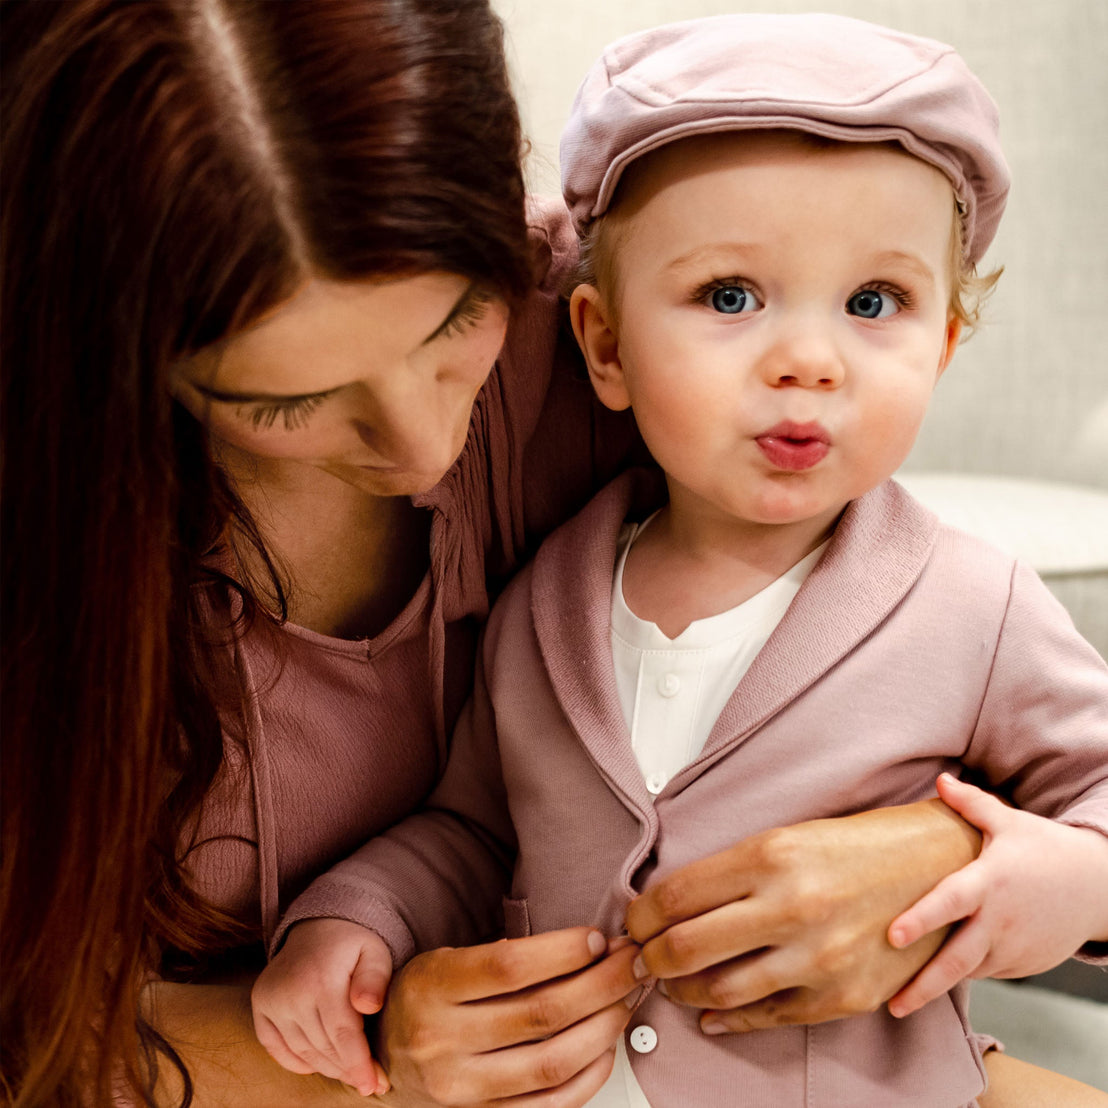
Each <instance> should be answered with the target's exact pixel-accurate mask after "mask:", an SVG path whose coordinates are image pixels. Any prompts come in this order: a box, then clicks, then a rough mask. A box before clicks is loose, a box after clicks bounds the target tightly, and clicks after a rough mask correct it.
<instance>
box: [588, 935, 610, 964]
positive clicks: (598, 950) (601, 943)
mask: <svg viewBox="0 0 1108 1108" xmlns="http://www.w3.org/2000/svg"><path fill="white" fill-rule="evenodd" d="M587 941H588V944H589V953H590V954H591V955H592V956H593V957H594V958H599V957H600V955H601V954H603V953H604V951H606V950H607V949H608V940H607V939H606V938H604V936H603V935H601V934H600V932H599V931H590V932H589V937H588V940H587Z"/></svg>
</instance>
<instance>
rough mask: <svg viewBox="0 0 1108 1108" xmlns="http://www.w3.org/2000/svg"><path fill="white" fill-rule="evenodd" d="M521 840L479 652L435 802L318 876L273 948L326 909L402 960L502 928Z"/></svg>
mask: <svg viewBox="0 0 1108 1108" xmlns="http://www.w3.org/2000/svg"><path fill="white" fill-rule="evenodd" d="M515 845H516V843H515V832H514V830H513V828H512V823H511V819H510V817H509V814H508V804H507V800H506V797H505V790H504V783H503V780H502V777H501V771H500V756H499V753H498V751H497V744H496V728H495V724H494V719H493V711H492V705H491V703H490V700H489V695H488V691H487V689H486V687H485V682H484V667H483V664H482V662H481V660H480V659H478V668H477V676H476V682H475V688H474V692H473V695H472V696H471V698H470V700H469V701H468V702H467V704H466V706H465V707H464V708H463V710H462V714H461V717H460V718H459V720H458V724H457V727H456V728H455V732H454V738H453V741H452V743H451V749H450V755H449V759H448V762H447V766H446V771H445V773H444V774H443V777H442V779H441V781H440V782H439V784H438V786H437V787H436V788H435V790H434V792H433V793H432V794H431V796H430V797H429V799H428V801H427V803H426V804H425V806H424V807H423V808H421V809H420V810H419V811H417V812H416V813H415V814H413V815H411V816H408V817H407V818H406V819H404V820H402V821H401V822H400V823H398V824H395V825H394V826H393V827H391V828H390V829H389V830H388V831H386V832H384V833H383V834H382V835H379V836H377V837H376V838H374V839H372V840H370V841H369V842H368V843H366V844H365V846H363V847H362V848H361V849H359V850H358V851H356V852H355V853H354V854H352V855H351V856H350V857H348V858H346V859H345V860H344V861H342V862H339V863H338V864H337V865H335V866H334V867H332V868H331V869H330V870H328V871H327V872H326V873H324V874H322V875H321V876H320V877H318V878H316V880H315V881H313V882H312V884H311V885H309V886H308V888H307V889H306V890H305V891H304V893H302V894H301V895H300V896H299V897H297V899H296V900H294V901H293V903H292V904H291V905H290V907H289V910H288V912H287V913H286V914H285V916H284V918H283V919H282V920H281V923H280V926H279V927H278V929H277V932H276V935H275V936H274V940H273V944H272V948H271V949H272V951H276V950H277V949H278V948H279V947H280V945H281V943H282V942H283V941H284V937H285V934H286V933H287V931H288V929H289V927H291V926H292V925H293V924H294V923H298V922H300V921H301V920H305V919H313V918H320V917H328V918H338V919H347V920H351V921H352V922H354V923H359V924H361V925H362V926H363V927H367V928H369V929H370V930H372V931H375V932H376V933H377V934H378V935H380V936H381V938H382V939H384V941H385V942H386V943H387V944H388V947H389V949H390V951H391V952H392V956H393V963H394V965H396V966H399V965H402V964H403V963H404V962H406V961H407V960H408V959H409V958H411V957H412V956H413V955H414V954H416V953H418V952H420V951H423V950H431V949H434V948H436V947H440V946H462V945H467V944H472V943H475V942H480V941H482V940H485V939H489V938H493V937H495V936H496V935H498V934H499V933H500V932H501V930H502V898H503V895H504V894H505V892H506V891H507V888H508V882H509V879H510V877H511V872H512V862H513V859H514V856H515Z"/></svg>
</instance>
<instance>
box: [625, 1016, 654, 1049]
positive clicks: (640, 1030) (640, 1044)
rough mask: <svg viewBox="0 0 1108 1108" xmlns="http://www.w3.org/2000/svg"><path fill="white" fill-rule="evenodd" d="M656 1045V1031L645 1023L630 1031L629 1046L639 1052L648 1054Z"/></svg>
mask: <svg viewBox="0 0 1108 1108" xmlns="http://www.w3.org/2000/svg"><path fill="white" fill-rule="evenodd" d="M657 1045H658V1032H657V1031H655V1030H654V1028H653V1027H647V1025H646V1024H645V1023H642V1024H639V1026H638V1027H636V1028H635V1030H634V1031H632V1032H631V1047H632V1049H633V1050H635V1051H637V1052H638V1053H639V1054H649V1053H650V1052H651V1051H652V1050H653V1049H654V1048H655V1047H656V1046H657Z"/></svg>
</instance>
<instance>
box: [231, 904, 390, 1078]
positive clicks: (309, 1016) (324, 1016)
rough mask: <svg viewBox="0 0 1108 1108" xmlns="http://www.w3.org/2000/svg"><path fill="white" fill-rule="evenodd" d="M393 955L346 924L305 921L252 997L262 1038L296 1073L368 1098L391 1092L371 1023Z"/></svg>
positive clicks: (355, 926) (370, 936)
mask: <svg viewBox="0 0 1108 1108" xmlns="http://www.w3.org/2000/svg"><path fill="white" fill-rule="evenodd" d="M391 977H392V955H391V954H390V953H389V949H388V947H387V946H386V945H385V943H384V942H383V941H382V940H381V939H380V938H379V937H378V936H377V935H375V934H374V933H373V932H372V931H369V930H367V929H366V928H364V927H362V926H361V925H360V924H357V923H350V922H349V921H347V920H342V919H314V920H305V921H303V922H302V923H299V924H297V925H296V926H295V927H293V928H292V930H290V931H289V933H288V938H287V939H286V940H285V944H284V946H282V947H281V949H280V951H279V952H278V953H277V955H276V956H275V957H274V958H273V960H272V961H271V962H270V963H269V965H268V966H266V968H265V969H264V970H263V971H262V973H261V975H260V976H259V977H258V980H257V981H256V982H255V984H254V988H253V991H252V992H251V994H250V1002H251V1006H252V1007H253V1010H254V1030H255V1031H256V1033H257V1035H258V1041H259V1042H260V1043H261V1044H262V1046H264V1047H265V1048H266V1050H267V1051H269V1053H270V1055H271V1056H272V1057H273V1059H274V1060H275V1061H276V1062H278V1063H280V1065H282V1066H284V1067H285V1069H287V1070H291V1071H292V1072H293V1073H320V1074H323V1076H324V1077H333V1078H336V1079H337V1080H339V1081H342V1082H344V1083H345V1084H347V1085H351V1086H353V1087H354V1088H355V1089H357V1090H358V1092H359V1093H361V1094H362V1096H371V1095H373V1094H375V1093H385V1092H387V1091H388V1088H389V1082H388V1078H387V1077H386V1076H385V1071H384V1070H383V1069H382V1068H381V1066H380V1065H379V1064H378V1063H377V1062H376V1061H374V1059H373V1058H372V1057H371V1055H370V1050H369V1043H368V1041H367V1039H366V1035H365V1029H364V1021H363V1017H364V1016H367V1015H372V1014H373V1013H375V1012H377V1011H379V1010H380V1008H381V1005H382V1004H383V1003H384V1000H385V990H386V989H387V988H388V984H389V980H390V978H391Z"/></svg>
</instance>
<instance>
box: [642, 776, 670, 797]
mask: <svg viewBox="0 0 1108 1108" xmlns="http://www.w3.org/2000/svg"><path fill="white" fill-rule="evenodd" d="M668 780H669V778H667V777H666V775H665V774H664V773H652V774H650V776H649V777H647V779H646V788H647V791H648V792H650V793H652V794H653V795H654V796H657V795H658V794H659V793H660V792H661V791H662V789H664V788H665V787H666V781H668Z"/></svg>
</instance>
